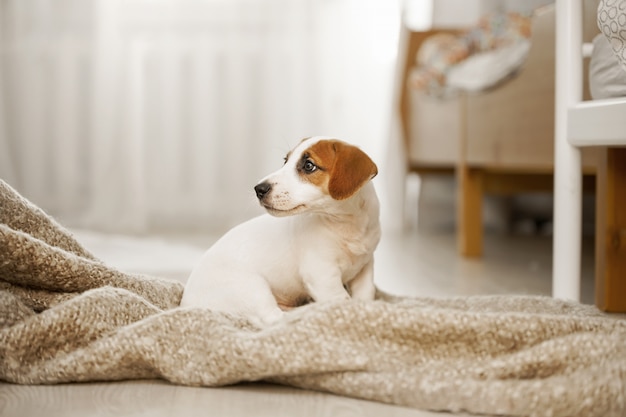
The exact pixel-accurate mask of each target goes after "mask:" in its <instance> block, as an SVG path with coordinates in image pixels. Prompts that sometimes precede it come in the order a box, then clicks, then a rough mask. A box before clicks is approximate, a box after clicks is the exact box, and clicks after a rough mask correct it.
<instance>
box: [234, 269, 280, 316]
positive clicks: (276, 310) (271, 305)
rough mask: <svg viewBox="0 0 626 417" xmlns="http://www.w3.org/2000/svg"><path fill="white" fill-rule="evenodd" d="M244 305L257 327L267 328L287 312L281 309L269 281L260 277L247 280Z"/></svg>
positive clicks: (251, 277)
mask: <svg viewBox="0 0 626 417" xmlns="http://www.w3.org/2000/svg"><path fill="white" fill-rule="evenodd" d="M245 286H246V287H247V288H246V290H245V298H246V299H242V300H241V301H242V302H243V303H244V309H245V315H246V316H247V317H248V318H249V319H250V320H251V321H252V322H253V323H254V324H256V325H258V326H260V327H265V326H268V325H271V324H274V323H276V322H277V321H279V320H280V319H282V318H283V316H284V315H285V312H284V311H283V310H281V309H280V307H279V306H278V302H277V301H276V298H275V297H274V294H272V290H271V289H270V287H269V285H268V283H267V281H266V280H265V279H264V278H263V277H260V276H258V275H250V276H249V277H248V279H246V283H245Z"/></svg>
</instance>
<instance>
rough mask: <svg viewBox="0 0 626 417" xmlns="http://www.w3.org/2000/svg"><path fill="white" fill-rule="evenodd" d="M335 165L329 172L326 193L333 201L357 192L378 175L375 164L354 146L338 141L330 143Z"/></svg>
mask: <svg viewBox="0 0 626 417" xmlns="http://www.w3.org/2000/svg"><path fill="white" fill-rule="evenodd" d="M332 146H333V149H334V150H335V163H334V164H333V168H332V171H331V172H330V179H329V181H328V192H329V194H330V196H331V197H332V198H334V199H335V200H344V199H346V198H348V197H350V196H351V195H352V194H354V193H355V192H357V190H358V189H359V188H361V187H362V186H363V185H364V184H365V183H366V182H367V181H369V180H371V179H372V178H374V177H375V176H376V175H377V174H378V168H377V167H376V164H375V163H374V162H373V161H372V160H371V159H370V157H369V156H367V154H366V153H365V152H363V151H362V150H360V149H359V148H357V147H356V146H352V145H349V144H347V143H344V142H340V141H333V142H332Z"/></svg>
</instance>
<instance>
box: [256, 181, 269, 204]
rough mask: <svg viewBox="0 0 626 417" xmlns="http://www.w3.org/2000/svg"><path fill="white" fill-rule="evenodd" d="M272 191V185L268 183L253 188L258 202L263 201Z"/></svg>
mask: <svg viewBox="0 0 626 417" xmlns="http://www.w3.org/2000/svg"><path fill="white" fill-rule="evenodd" d="M271 189H272V185H271V184H270V183H269V182H262V183H260V184H257V185H256V186H255V187H254V191H255V192H256V196H257V198H258V199H259V200H261V199H263V197H265V196H266V195H267V193H269V192H270V191H271Z"/></svg>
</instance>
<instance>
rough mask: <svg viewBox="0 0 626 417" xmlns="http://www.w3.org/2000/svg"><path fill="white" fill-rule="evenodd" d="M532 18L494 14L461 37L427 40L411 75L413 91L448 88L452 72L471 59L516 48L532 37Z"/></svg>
mask: <svg viewBox="0 0 626 417" xmlns="http://www.w3.org/2000/svg"><path fill="white" fill-rule="evenodd" d="M530 33H531V22H530V17H529V16H525V15H522V14H519V13H513V12H509V13H492V14H488V15H486V16H484V17H483V18H481V19H480V21H479V22H478V24H477V25H476V27H473V28H471V29H469V30H467V31H465V32H462V33H461V34H460V35H458V36H455V35H452V34H449V33H441V34H436V35H433V36H431V37H429V38H428V39H426V40H425V41H424V43H423V44H422V47H421V48H420V50H419V51H418V54H417V59H416V61H417V62H416V63H417V67H416V68H415V70H414V71H412V73H411V74H410V78H409V85H410V86H411V87H412V88H416V89H421V90H427V91H429V92H436V91H437V90H440V89H441V88H442V87H444V86H445V83H446V75H447V73H448V71H449V70H450V69H451V68H452V67H453V66H454V65H456V64H458V63H459V62H461V61H463V60H465V59H467V58H469V57H470V56H472V55H474V54H477V53H480V52H486V51H491V50H494V49H497V48H502V47H505V46H509V45H513V44H515V43H516V42H519V41H521V40H527V39H528V38H530Z"/></svg>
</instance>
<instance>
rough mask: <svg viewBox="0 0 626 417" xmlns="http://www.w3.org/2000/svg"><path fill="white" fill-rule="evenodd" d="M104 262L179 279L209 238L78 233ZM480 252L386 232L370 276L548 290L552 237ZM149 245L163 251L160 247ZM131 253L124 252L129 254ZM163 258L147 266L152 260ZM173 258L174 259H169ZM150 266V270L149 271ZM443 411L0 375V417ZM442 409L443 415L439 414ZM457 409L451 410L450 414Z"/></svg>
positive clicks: (318, 396)
mask: <svg viewBox="0 0 626 417" xmlns="http://www.w3.org/2000/svg"><path fill="white" fill-rule="evenodd" d="M77 236H78V238H79V240H81V241H83V243H84V244H85V245H86V246H87V247H88V248H89V249H91V250H92V252H94V253H95V254H96V255H97V256H99V257H101V258H102V259H103V260H105V262H108V263H111V264H114V265H116V266H119V267H122V268H126V269H127V270H135V271H143V272H149V273H157V272H158V269H160V270H161V272H162V273H161V275H164V276H169V277H172V278H175V279H180V280H183V281H184V279H185V277H186V276H187V274H188V272H189V269H190V268H191V267H193V264H191V265H190V260H191V259H194V258H195V257H196V256H199V254H201V253H202V251H203V250H204V249H205V247H206V246H207V245H208V244H210V242H211V241H212V238H206V237H203V238H194V239H182V238H170V239H166V240H163V239H159V240H154V239H153V240H150V239H134V240H132V239H131V240H127V239H124V238H121V237H107V238H101V237H98V236H94V235H90V234H84V233H83V234H81V233H78V234H77ZM588 243H589V242H587V244H586V247H585V256H584V259H583V282H582V290H583V302H585V303H589V304H590V303H592V302H593V282H592V276H593V259H592V255H593V247H592V246H591V245H590V244H588ZM484 244H485V250H484V257H483V258H482V259H479V260H476V259H473V260H466V259H461V258H458V257H457V255H456V241H455V237H454V235H453V234H451V233H440V234H430V235H424V234H422V235H418V234H417V233H416V232H410V233H405V234H397V235H393V234H386V235H384V237H383V240H382V242H381V245H380V246H379V249H378V251H377V254H376V267H375V269H376V283H377V285H378V286H379V287H380V288H381V289H383V290H385V291H388V292H392V293H395V294H403V295H407V296H434V297H446V296H454V295H473V294H509V293H510V294H546V295H548V294H550V289H551V281H550V280H551V239H550V238H549V237H545V236H544V237H541V236H517V237H511V236H508V237H507V236H496V235H489V234H488V235H486V236H485V241H484ZM155 251H156V252H158V251H163V253H164V254H166V253H167V254H168V255H169V256H167V255H163V256H159V254H158V253H157V254H156V255H155ZM129 253H132V254H133V255H132V259H131V258H129V255H128V254H129ZM159 258H163V259H166V258H167V259H168V263H167V264H163V265H156V266H155V265H154V263H153V260H154V259H159ZM172 258H176V259H178V262H177V261H176V259H172ZM155 268H156V269H157V271H155ZM122 415H123V416H172V417H173V416H200V415H202V416H212V415H216V416H227V417H238V416H246V417H248V416H272V417H281V416H294V415H298V416H372V417H373V416H383V415H384V416H390V417H392V416H398V417H399V416H407V417H408V416H414V417H420V416H422V417H424V416H441V415H442V414H441V413H433V412H427V411H421V410H412V409H407V408H402V407H396V406H391V405H386V404H379V403H374V402H368V401H361V400H356V399H351V398H344V397H339V396H335V395H330V394H325V393H318V392H310V391H303V390H298V389H293V388H288V387H281V386H274V385H269V384H247V385H238V386H232V387H224V388H190V387H180V386H174V385H170V384H168V383H165V382H162V381H130V382H122V383H90V384H69V385H58V386H17V385H10V384H2V383H0V416H3V417H9V416H20V417H30V416H33V417H35V416H37V417H39V416H45V417H53V416H64V417H70V416H81V417H87V416H122ZM443 415H446V414H443ZM456 415H458V414H456Z"/></svg>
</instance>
